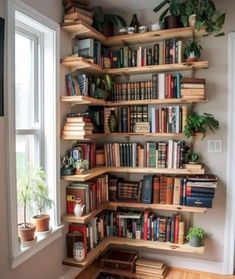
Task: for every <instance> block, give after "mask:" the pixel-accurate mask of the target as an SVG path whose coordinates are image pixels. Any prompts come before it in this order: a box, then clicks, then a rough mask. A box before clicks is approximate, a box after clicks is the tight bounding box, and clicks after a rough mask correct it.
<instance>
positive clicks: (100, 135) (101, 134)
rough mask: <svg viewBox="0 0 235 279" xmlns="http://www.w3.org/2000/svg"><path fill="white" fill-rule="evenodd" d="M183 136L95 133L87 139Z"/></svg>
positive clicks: (178, 135)
mask: <svg viewBox="0 0 235 279" xmlns="http://www.w3.org/2000/svg"><path fill="white" fill-rule="evenodd" d="M183 136H184V135H183V134H182V133H96V134H92V135H91V136H87V137H88V138H92V139H96V138H100V137H105V138H113V137H115V138H121V137H155V138H166V137H169V138H182V137H183Z"/></svg>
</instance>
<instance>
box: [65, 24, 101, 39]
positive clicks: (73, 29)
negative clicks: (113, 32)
mask: <svg viewBox="0 0 235 279" xmlns="http://www.w3.org/2000/svg"><path fill="white" fill-rule="evenodd" d="M61 27H62V29H63V30H65V31H67V32H69V33H70V34H71V35H72V36H73V37H76V36H79V38H93V39H97V40H99V41H101V42H102V43H104V44H105V42H106V37H105V36H104V35H103V34H101V33H100V32H98V31H97V30H96V29H95V28H93V27H92V26H90V25H89V24H87V23H85V22H84V21H82V20H78V21H75V22H72V23H63V24H62V25H61Z"/></svg>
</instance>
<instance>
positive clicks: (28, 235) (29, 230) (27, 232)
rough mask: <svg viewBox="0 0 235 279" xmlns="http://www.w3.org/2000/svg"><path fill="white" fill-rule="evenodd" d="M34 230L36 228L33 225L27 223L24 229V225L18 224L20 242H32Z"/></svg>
mask: <svg viewBox="0 0 235 279" xmlns="http://www.w3.org/2000/svg"><path fill="white" fill-rule="evenodd" d="M35 230H36V226H35V225H34V224H31V223H27V227H25V226H24V224H19V225H18V234H19V237H20V240H21V241H22V242H27V241H32V240H34V233H35Z"/></svg>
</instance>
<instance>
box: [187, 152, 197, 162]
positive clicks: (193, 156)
mask: <svg viewBox="0 0 235 279" xmlns="http://www.w3.org/2000/svg"><path fill="white" fill-rule="evenodd" d="M198 159H199V155H198V154H197V153H190V154H189V163H193V164H195V163H196V162H197V161H198Z"/></svg>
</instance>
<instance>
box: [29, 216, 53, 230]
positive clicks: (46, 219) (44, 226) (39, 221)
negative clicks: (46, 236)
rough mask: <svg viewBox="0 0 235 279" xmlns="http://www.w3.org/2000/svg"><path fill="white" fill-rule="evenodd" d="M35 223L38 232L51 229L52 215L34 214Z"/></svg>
mask: <svg viewBox="0 0 235 279" xmlns="http://www.w3.org/2000/svg"><path fill="white" fill-rule="evenodd" d="M33 223H34V224H35V226H36V232H45V231H49V228H50V227H49V224H50V215H48V214H41V215H35V216H33Z"/></svg>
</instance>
